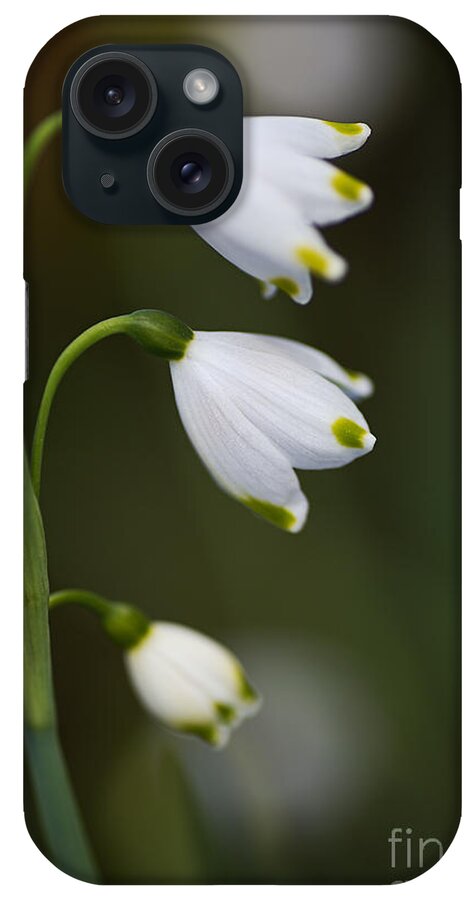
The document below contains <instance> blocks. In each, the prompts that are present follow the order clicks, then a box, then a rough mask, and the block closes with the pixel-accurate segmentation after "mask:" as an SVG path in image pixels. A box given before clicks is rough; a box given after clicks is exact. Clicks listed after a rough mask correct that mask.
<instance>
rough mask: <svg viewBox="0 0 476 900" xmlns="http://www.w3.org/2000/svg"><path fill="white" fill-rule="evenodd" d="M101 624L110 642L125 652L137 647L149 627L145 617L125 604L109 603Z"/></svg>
mask: <svg viewBox="0 0 476 900" xmlns="http://www.w3.org/2000/svg"><path fill="white" fill-rule="evenodd" d="M101 624H102V626H103V628H104V631H105V632H106V634H107V635H108V636H109V637H110V638H111V640H113V641H114V642H115V643H116V644H119V646H120V647H124V649H126V650H132V649H133V648H134V647H137V646H138V645H139V644H140V643H141V641H142V640H143V639H144V638H145V637H146V635H147V634H148V633H149V630H150V627H151V624H150V620H149V619H148V618H147V616H144V614H143V613H141V611H140V610H139V609H135V607H133V606H128V605H127V604H126V603H110V607H109V609H108V611H107V613H105V614H103V615H102V616H101Z"/></svg>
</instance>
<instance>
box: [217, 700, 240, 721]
mask: <svg viewBox="0 0 476 900" xmlns="http://www.w3.org/2000/svg"><path fill="white" fill-rule="evenodd" d="M214 706H215V712H216V714H217V717H218V720H219V721H220V722H221V723H222V724H223V725H231V724H232V722H234V721H235V719H236V709H235V708H234V707H233V706H230V704H229V703H215V704H214Z"/></svg>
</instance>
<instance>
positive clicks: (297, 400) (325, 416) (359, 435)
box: [32, 309, 375, 532]
mask: <svg viewBox="0 0 476 900" xmlns="http://www.w3.org/2000/svg"><path fill="white" fill-rule="evenodd" d="M112 334H127V335H129V337H131V338H132V339H133V340H135V341H137V342H138V343H139V344H140V345H141V346H142V347H143V348H144V349H146V350H147V351H148V352H150V353H153V354H154V355H156V356H158V357H161V358H162V359H166V360H167V361H168V363H169V365H170V371H171V374H172V382H173V387H174V391H175V398H176V401H177V407H178V410H179V413H180V416H181V419H182V423H183V425H184V427H185V430H186V432H187V434H188V436H189V438H190V440H191V442H192V444H193V446H194V447H195V449H196V451H197V453H198V455H199V456H200V457H201V459H202V461H203V463H204V464H205V466H206V467H207V469H208V470H209V472H210V473H211V475H212V476H213V478H214V479H215V481H216V482H217V483H218V484H219V485H220V486H221V487H222V488H223V489H224V490H225V491H227V492H228V493H229V494H231V495H232V496H233V497H235V498H236V499H237V500H239V501H240V502H241V503H243V504H244V505H245V506H247V507H248V508H249V509H251V510H252V511H253V512H254V513H256V514H258V515H260V516H262V517H263V518H265V519H267V520H268V521H270V522H272V523H273V524H274V525H277V526H278V527H280V528H283V529H284V530H286V531H293V532H296V531H300V530H301V528H302V527H303V525H304V522H305V521H306V516H307V511H308V502H307V499H306V497H305V496H304V494H303V492H302V491H301V487H300V484H299V481H298V479H297V476H296V473H295V471H294V469H332V468H337V467H339V466H344V465H346V464H347V463H350V462H352V461H353V460H354V459H356V458H357V457H359V456H362V455H363V454H364V453H368V452H369V450H372V448H373V446H374V443H375V438H374V437H373V435H372V434H371V433H370V431H369V426H368V425H367V422H366V421H365V419H364V417H363V415H362V413H361V412H360V411H359V410H358V409H357V407H356V405H355V403H354V402H353V399H352V398H354V399H363V398H364V397H366V396H368V395H369V394H370V393H371V392H372V383H371V381H370V380H369V379H368V378H367V377H366V376H365V375H361V374H359V373H356V372H351V371H349V370H346V369H343V368H342V366H340V365H339V364H338V363H336V362H335V361H334V360H333V359H331V358H330V357H329V356H327V355H326V354H324V353H320V352H319V351H317V350H314V349H313V348H312V347H306V346H304V345H302V344H300V343H298V342H296V341H289V340H287V339H285V338H276V337H266V336H261V335H256V334H240V333H238V332H236V333H235V332H220V331H216V332H206V331H195V332H194V331H192V329H191V328H189V326H188V325H185V324H184V323H183V322H181V321H180V320H179V319H176V318H175V317H174V316H171V315H170V314H168V313H165V312H162V311H161V310H158V309H142V310H137V311H135V312H133V313H129V314H128V315H123V316H116V317H115V318H112V319H106V320H105V321H103V322H99V323H97V325H93V326H92V327H91V328H89V329H87V331H85V332H83V334H82V335H80V336H79V338H77V339H76V340H75V341H73V342H72V343H71V344H70V345H69V346H68V347H67V348H66V349H65V350H64V351H63V353H62V354H61V356H60V357H59V358H58V360H57V362H56V364H55V366H54V367H53V370H52V372H51V374H50V377H49V379H48V382H47V385H46V388H45V392H44V395H43V399H42V403H41V407H40V412H39V415H38V423H39V424H37V428H36V429H35V436H34V440H33V449H32V472H34V473H35V481H36V483H37V484H38V485H39V483H40V477H41V460H42V448H43V446H44V436H45V429H46V424H47V422H48V415H49V410H50V407H51V402H52V397H53V396H54V392H55V390H56V387H57V385H58V383H59V382H60V380H61V378H62V376H63V374H64V372H65V371H66V369H67V368H68V366H69V365H71V361H72V360H74V359H75V358H76V357H77V356H79V355H80V354H81V353H83V352H84V350H85V348H86V347H88V346H92V345H93V344H96V343H97V342H98V341H99V340H102V339H103V338H105V337H109V336H110V335H112Z"/></svg>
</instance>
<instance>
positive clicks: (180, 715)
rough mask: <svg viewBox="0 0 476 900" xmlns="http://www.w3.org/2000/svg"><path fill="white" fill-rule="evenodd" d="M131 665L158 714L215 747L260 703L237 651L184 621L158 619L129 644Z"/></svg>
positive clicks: (137, 687)
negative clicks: (234, 654)
mask: <svg viewBox="0 0 476 900" xmlns="http://www.w3.org/2000/svg"><path fill="white" fill-rule="evenodd" d="M126 667H127V670H128V673H129V676H130V678H131V681H132V684H133V686H134V688H135V690H136V692H137V694H138V696H139V698H140V700H141V701H142V703H143V704H144V706H145V707H146V709H147V710H148V711H149V712H150V713H151V714H152V715H153V716H155V717H156V718H158V719H159V720H160V721H161V722H163V723H164V724H165V725H167V726H168V727H169V728H172V729H174V730H176V731H180V732H183V733H185V734H191V735H196V736H197V737H200V738H202V739H203V740H205V741H207V742H208V743H210V744H212V745H213V746H215V747H223V746H224V745H225V744H226V742H227V740H228V738H229V736H230V732H231V730H232V729H233V728H236V726H237V725H239V724H240V722H241V721H242V720H243V718H245V717H246V716H251V715H254V713H256V712H257V710H258V708H259V706H260V699H259V697H258V694H257V693H256V691H255V690H254V689H253V688H252V687H251V685H250V684H249V682H248V680H247V678H246V675H245V673H244V671H243V668H242V667H241V665H240V663H239V662H238V660H237V659H236V657H235V656H233V654H232V653H230V651H229V650H227V649H226V648H225V647H223V646H222V645H221V644H219V643H217V642H216V641H214V640H212V639H211V638H209V637H207V636H206V635H204V634H201V633H200V632H198V631H194V630H193V629H191V628H186V627H185V626H184V625H176V624H173V623H171V622H154V623H152V625H151V626H150V628H149V630H148V631H147V633H146V635H145V636H144V637H142V638H141V640H140V641H138V643H137V644H136V645H135V646H133V647H132V648H130V649H129V650H127V652H126Z"/></svg>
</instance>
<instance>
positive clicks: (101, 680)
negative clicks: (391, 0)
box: [25, 16, 459, 884]
mask: <svg viewBox="0 0 476 900" xmlns="http://www.w3.org/2000/svg"><path fill="white" fill-rule="evenodd" d="M123 18H124V21H123V22H121V21H120V20H119V19H118V18H117V17H100V18H94V19H88V20H84V21H82V22H80V23H77V24H76V25H74V26H71V27H70V28H67V29H65V31H63V32H61V33H60V34H59V35H57V36H56V37H55V38H53V42H52V44H51V45H49V46H48V45H47V46H46V47H45V48H44V49H43V50H42V51H41V52H40V54H39V55H38V57H37V58H36V59H35V61H34V63H33V66H32V68H31V69H30V72H29V75H28V79H27V85H26V143H25V221H26V224H25V238H26V240H25V244H26V251H25V252H26V259H25V278H26V280H27V282H28V287H29V369H28V379H27V382H26V392H25V394H26V399H25V431H26V439H25V440H26V444H25V446H26V451H25V452H26V457H25V748H26V789H25V814H26V824H27V828H28V830H29V832H30V835H31V837H32V839H33V840H34V841H35V843H36V844H37V846H38V847H39V848H40V850H41V851H42V852H43V853H44V854H45V855H46V856H47V857H48V858H49V859H50V860H51V861H52V862H53V863H54V864H55V865H56V866H58V867H59V868H60V869H63V870H64V871H66V872H67V873H68V874H70V875H73V876H75V877H77V878H80V879H82V880H85V881H89V882H97V883H106V884H124V883H129V884H130V883H137V884H169V883H172V884H254V883H273V884H274V883H284V884H321V883H346V884H352V883H368V884H373V883H379V884H380V883H390V882H394V881H404V880H409V879H410V878H414V877H416V875H418V874H420V871H422V870H423V869H426V868H429V867H430V866H432V865H434V864H435V863H436V862H437V861H438V859H439V853H438V852H437V851H438V846H440V845H441V847H442V848H444V849H446V847H447V846H448V845H449V844H450V843H451V840H452V837H453V836H454V833H455V830H456V827H457V822H458V819H459V801H458V784H457V782H458V771H459V770H458V768H457V764H456V759H457V747H458V740H459V738H458V733H459V732H458V714H457V710H458V684H457V681H458V679H457V673H458V668H457V656H458V652H457V649H456V646H457V633H458V621H457V614H456V608H457V583H458V582H457V565H458V563H457V559H458V547H457V540H453V539H452V540H450V539H449V534H453V535H457V534H458V529H459V526H458V503H457V496H456V494H455V489H454V475H455V472H456V471H457V466H458V462H457V460H458V453H459V448H458V441H457V438H456V435H457V434H458V422H457V418H458V411H457V403H456V402H455V398H456V397H457V394H458V382H457V366H456V364H455V358H456V356H457V352H458V351H457V346H458V335H459V330H458V329H459V321H458V315H459V314H458V293H457V292H458V279H457V276H456V274H455V273H457V266H458V262H457V259H456V256H455V251H454V246H453V243H452V241H451V240H450V236H451V234H452V230H451V229H452V227H453V224H454V222H455V221H456V217H457V202H456V200H455V199H454V198H455V196H456V191H455V183H456V181H457V174H456V170H457V162H456V161H457V159H458V152H459V124H458V123H459V119H458V114H459V113H458V110H459V106H458V97H459V94H458V89H457V87H456V82H457V79H456V75H455V70H454V67H453V63H452V61H451V59H450V57H449V56H448V55H447V54H446V51H444V50H443V49H442V48H441V46H440V45H439V44H438V43H437V42H436V41H435V40H434V39H433V38H432V37H431V36H430V35H428V33H427V32H425V31H423V30H422V29H420V28H419V27H417V26H414V25H412V23H409V22H406V21H404V20H398V19H392V18H391V17H373V18H372V17H370V18H368V17H361V18H360V19H354V18H346V17H341V18H332V17H322V18H320V17H316V18H313V19H303V18H299V17H297V18H293V17H289V18H286V20H284V19H280V18H279V17H278V18H273V17H268V18H266V17H265V18H261V17H260V18H258V17H257V18H253V17H250V18H245V17H243V18H232V19H227V18H225V17H224V18H220V17H217V18H207V17H203V18H200V17H199V18H187V17H181V18H180V19H179V18H174V17H167V18H161V17H160V16H157V17H140V16H139V17H131V18H128V17H123ZM126 26H127V27H126ZM126 40H127V41H129V42H136V43H137V44H146V43H163V42H167V43H172V44H180V43H190V44H202V45H204V46H214V47H216V48H217V49H219V50H220V52H222V53H223V54H225V55H226V56H228V57H229V58H230V59H232V60H233V64H234V65H235V66H236V68H237V70H238V71H239V73H240V76H241V78H242V82H243V89H244V111H245V119H244V137H243V139H244V171H243V184H242V188H241V191H240V193H239V196H238V198H237V200H236V201H235V203H234V204H233V205H232V206H231V208H230V209H228V210H227V211H226V212H225V213H224V214H223V215H221V216H218V218H216V219H215V220H213V221H210V222H207V223H206V224H199V225H190V226H188V225H181V226H173V227H172V226H170V227H167V226H160V227H159V226H157V227H132V226H131V227H128V226H127V227H123V226H121V227H118V226H113V227H107V226H104V225H101V224H99V223H97V222H94V221H92V220H89V219H87V218H86V217H84V216H82V215H81V214H80V213H79V212H78V211H76V210H75V209H74V208H73V206H72V204H71V203H70V201H69V200H68V198H67V197H66V195H65V193H64V190H63V187H62V183H61V140H62V121H61V114H60V112H59V110H60V107H61V84H62V78H63V77H64V73H65V72H66V71H67V69H68V67H69V66H70V65H71V63H72V62H73V60H75V59H76V58H77V57H78V56H79V55H80V54H81V53H83V52H84V51H85V50H87V49H88V48H89V47H92V46H100V45H102V44H111V43H121V42H124V41H126ZM431 120H437V121H438V131H439V135H440V140H439V141H438V142H437V144H436V145H435V140H434V133H431V129H429V128H428V126H427V123H428V122H429V121H431ZM435 183H438V192H435V188H434V186H435ZM436 193H437V194H438V196H436ZM435 372H437V373H438V375H439V385H440V387H439V390H438V391H435V390H432V389H431V383H432V381H431V380H432V378H434V374H435ZM435 423H438V428H437V429H436V431H437V434H436V431H435ZM435 785H438V791H436V788H435ZM405 827H411V828H412V831H413V833H414V835H415V841H417V840H418V839H419V838H422V839H426V838H428V837H430V836H432V837H434V838H435V840H436V841H439V845H438V846H437V845H436V844H434V845H433V846H432V847H430V846H428V849H427V851H426V853H425V857H424V860H423V864H422V865H420V864H419V858H418V853H417V852H416V853H415V855H414V859H413V857H412V862H411V865H410V866H409V865H408V857H406V856H405V853H404V852H403V851H402V850H401V849H399V847H398V843H396V842H395V841H394V844H393V845H392V844H389V839H392V838H391V836H392V833H393V834H394V835H395V834H396V833H397V832H395V829H398V828H403V829H404V828H405ZM392 829H394V830H393V832H392ZM402 833H403V832H402ZM416 846H417V843H415V847H416Z"/></svg>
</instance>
